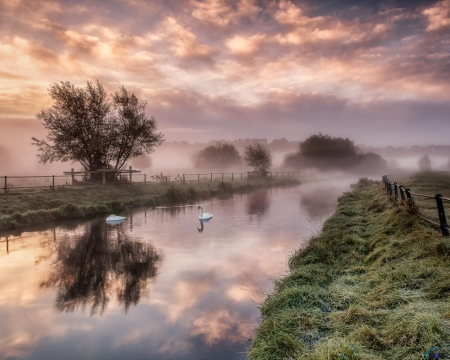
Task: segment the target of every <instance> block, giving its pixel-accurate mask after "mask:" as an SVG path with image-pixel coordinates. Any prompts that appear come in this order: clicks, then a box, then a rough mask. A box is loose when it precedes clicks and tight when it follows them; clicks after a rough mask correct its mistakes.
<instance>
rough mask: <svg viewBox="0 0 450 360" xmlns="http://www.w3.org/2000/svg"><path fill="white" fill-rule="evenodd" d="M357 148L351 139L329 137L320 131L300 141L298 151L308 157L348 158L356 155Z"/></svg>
mask: <svg viewBox="0 0 450 360" xmlns="http://www.w3.org/2000/svg"><path fill="white" fill-rule="evenodd" d="M357 150H358V149H357V148H356V147H355V145H354V143H353V141H351V140H349V139H343V138H340V137H337V138H336V137H331V136H329V135H323V134H322V133H319V134H316V135H312V136H310V137H309V138H307V139H306V140H305V141H303V142H302V143H300V151H301V153H302V154H303V155H304V156H308V157H334V158H348V157H352V156H356V154H357Z"/></svg>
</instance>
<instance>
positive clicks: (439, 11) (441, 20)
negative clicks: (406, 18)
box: [422, 0, 450, 31]
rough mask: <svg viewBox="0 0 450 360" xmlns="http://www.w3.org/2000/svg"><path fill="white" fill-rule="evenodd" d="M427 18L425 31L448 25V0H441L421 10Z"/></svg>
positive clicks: (449, 7)
mask: <svg viewBox="0 0 450 360" xmlns="http://www.w3.org/2000/svg"><path fill="white" fill-rule="evenodd" d="M422 14H423V15H425V16H426V17H427V18H428V26H427V28H426V31H435V30H440V29H442V28H446V27H449V26H450V0H442V1H438V2H437V3H435V4H434V5H433V6H430V7H428V8H426V9H425V10H423V11H422Z"/></svg>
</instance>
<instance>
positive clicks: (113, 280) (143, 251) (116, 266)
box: [41, 220, 161, 315]
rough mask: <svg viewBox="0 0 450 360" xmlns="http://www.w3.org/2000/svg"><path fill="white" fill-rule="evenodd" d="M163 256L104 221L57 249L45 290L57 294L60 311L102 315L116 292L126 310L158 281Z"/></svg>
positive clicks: (60, 243) (56, 304) (93, 225)
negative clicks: (78, 309) (85, 310)
mask: <svg viewBox="0 0 450 360" xmlns="http://www.w3.org/2000/svg"><path fill="white" fill-rule="evenodd" d="M160 261H161V255H160V254H159V253H158V252H157V251H156V250H155V249H154V248H153V246H151V245H149V244H144V243H141V242H137V241H135V239H133V240H131V239H130V237H129V235H128V234H126V233H125V232H124V231H123V230H122V229H121V227H120V226H116V227H114V228H111V227H110V228H108V226H107V225H106V224H105V222H104V221H103V220H101V221H96V222H93V223H90V224H87V225H86V227H85V231H84V233H83V234H82V235H80V236H76V237H75V238H71V239H66V241H61V242H59V243H58V244H57V256H56V259H55V260H54V262H53V269H52V271H51V272H50V275H49V276H48V278H47V279H45V280H44V281H42V283H41V287H47V288H50V287H54V288H56V289H57V293H56V300H55V308H56V309H57V310H59V311H65V312H69V311H74V310H75V309H77V308H78V307H81V309H83V310H84V309H86V308H90V313H91V315H93V314H103V313H104V311H105V309H106V307H107V305H108V302H109V301H110V298H111V297H112V295H113V294H114V293H115V294H116V297H117V301H118V302H119V304H121V305H122V306H123V307H124V309H125V311H128V309H129V307H130V306H131V305H137V304H138V303H139V300H140V299H141V297H142V295H143V294H145V293H146V287H147V281H148V280H149V279H152V278H154V277H155V276H156V274H157V270H158V265H159V263H160Z"/></svg>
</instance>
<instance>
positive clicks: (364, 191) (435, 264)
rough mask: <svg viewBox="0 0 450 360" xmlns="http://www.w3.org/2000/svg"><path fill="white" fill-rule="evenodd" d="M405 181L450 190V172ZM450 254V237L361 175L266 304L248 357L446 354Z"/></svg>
mask: <svg viewBox="0 0 450 360" xmlns="http://www.w3.org/2000/svg"><path fill="white" fill-rule="evenodd" d="M407 183H408V186H409V187H411V189H412V190H413V191H414V190H421V191H423V192H424V193H431V194H434V192H437V191H439V192H440V193H441V194H443V195H444V196H447V197H449V195H450V177H449V174H448V173H447V174H442V173H440V174H439V173H438V174H432V173H428V174H419V175H417V176H414V177H411V178H410V179H408V180H407ZM419 210H420V206H419ZM449 256H450V240H449V238H443V237H442V236H441V234H440V232H439V231H437V230H435V229H433V228H431V227H430V226H429V225H428V224H426V223H425V222H423V221H422V220H420V219H419V218H417V217H416V216H415V215H413V214H410V213H409V212H407V211H406V210H405V208H403V207H398V206H396V205H393V204H392V203H390V202H389V200H388V198H387V196H386V193H385V190H384V188H383V186H382V185H381V184H377V183H374V182H371V181H367V180H365V181H364V180H360V181H359V183H358V184H357V185H355V186H354V189H353V191H351V192H349V193H345V194H344V195H343V196H342V197H341V198H340V199H339V205H338V207H337V210H336V212H335V214H334V215H333V216H332V217H331V218H330V219H328V220H327V221H326V222H325V224H324V227H323V231H322V233H321V234H320V235H318V236H316V237H313V238H311V239H310V240H309V241H308V242H307V244H306V245H305V246H304V247H302V248H300V249H298V250H297V251H296V252H295V253H294V254H293V255H292V257H291V258H290V261H289V267H290V273H289V274H288V275H287V276H286V277H284V278H281V279H278V280H277V281H276V282H275V290H274V293H273V294H271V295H269V296H268V297H267V299H266V300H265V301H264V302H263V303H262V304H261V314H262V322H261V324H260V326H259V328H258V330H257V333H256V336H255V338H254V339H253V344H252V346H251V348H250V351H249V358H251V359H252V360H259V359H264V360H268V359H271V360H275V359H314V360H325V359H336V360H337V359H347V360H356V359H373V360H375V359H377V360H385V359H395V360H397V359H421V358H423V356H424V354H425V352H426V351H427V350H428V349H430V348H431V347H432V346H438V347H439V348H440V350H441V351H443V352H444V353H446V355H447V356H448V355H449V354H450V302H449V295H450V277H449V276H448V274H449V273H450V262H449ZM441 358H442V356H441Z"/></svg>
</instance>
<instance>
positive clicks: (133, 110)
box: [33, 81, 164, 171]
mask: <svg viewBox="0 0 450 360" xmlns="http://www.w3.org/2000/svg"><path fill="white" fill-rule="evenodd" d="M49 93H50V96H51V98H52V99H53V101H54V105H53V106H52V107H51V108H49V109H46V110H42V111H41V112H40V113H39V114H37V115H36V117H37V119H38V120H39V121H40V122H41V123H42V125H44V127H45V128H46V129H47V130H48V134H47V136H46V140H38V139H36V138H34V137H33V140H34V145H36V146H37V147H38V151H39V153H38V157H39V159H40V162H42V163H44V164H45V163H47V162H53V161H62V162H65V161H71V162H76V161H78V162H79V163H80V164H81V165H82V166H83V167H84V168H85V169H86V170H90V171H95V170H98V169H114V170H120V169H121V168H123V166H124V165H126V163H127V161H128V160H129V159H131V158H135V157H139V156H144V155H146V154H149V153H151V152H153V150H154V148H155V147H156V146H159V145H160V144H161V143H162V141H163V140H164V137H163V135H162V134H161V133H157V132H156V131H157V122H156V120H155V118H153V117H150V118H148V117H147V116H146V114H145V106H146V105H147V102H146V101H141V100H139V99H138V98H137V97H136V95H134V94H133V93H132V92H129V91H127V90H126V89H125V88H124V87H121V88H120V90H119V91H118V92H116V93H115V94H114V95H112V96H111V98H108V96H107V94H106V92H105V90H104V89H103V86H102V85H101V84H100V83H99V82H98V81H97V83H96V84H95V85H92V84H91V83H89V82H88V83H87V87H86V89H81V88H77V87H75V86H73V85H71V84H70V82H61V85H58V84H55V83H54V84H52V85H51V86H50V89H49Z"/></svg>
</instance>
